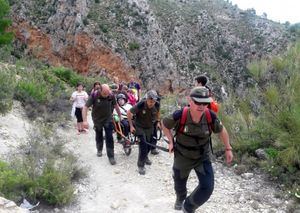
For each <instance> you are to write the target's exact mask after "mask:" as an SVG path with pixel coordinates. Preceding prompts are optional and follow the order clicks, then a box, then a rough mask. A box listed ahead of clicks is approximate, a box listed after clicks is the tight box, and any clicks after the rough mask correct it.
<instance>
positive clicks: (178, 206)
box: [174, 199, 184, 210]
mask: <svg viewBox="0 0 300 213" xmlns="http://www.w3.org/2000/svg"><path fill="white" fill-rule="evenodd" d="M183 201H184V200H179V199H176V201H175V204H174V209H175V210H181V209H182V204H183Z"/></svg>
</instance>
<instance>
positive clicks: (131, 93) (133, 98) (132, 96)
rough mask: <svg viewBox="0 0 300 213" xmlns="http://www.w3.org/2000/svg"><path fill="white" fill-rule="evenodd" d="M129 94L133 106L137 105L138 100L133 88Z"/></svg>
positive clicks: (129, 90)
mask: <svg viewBox="0 0 300 213" xmlns="http://www.w3.org/2000/svg"><path fill="white" fill-rule="evenodd" d="M127 95H128V103H129V104H131V105H132V106H134V105H136V102H137V100H136V98H135V95H134V93H133V91H132V89H128V92H127Z"/></svg>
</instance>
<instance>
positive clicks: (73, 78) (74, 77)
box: [52, 67, 85, 87]
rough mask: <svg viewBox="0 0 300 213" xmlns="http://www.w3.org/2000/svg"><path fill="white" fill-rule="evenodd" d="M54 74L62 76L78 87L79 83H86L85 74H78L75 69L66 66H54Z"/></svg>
mask: <svg viewBox="0 0 300 213" xmlns="http://www.w3.org/2000/svg"><path fill="white" fill-rule="evenodd" d="M52 71H53V72H54V74H55V75H56V76H57V77H58V78H60V79H61V80H63V81H65V82H66V83H67V84H69V85H70V86H72V87H76V85H77V83H79V82H81V83H84V82H85V79H84V77H83V76H80V75H78V74H76V73H75V72H74V71H72V70H70V69H67V68H64V67H54V68H52Z"/></svg>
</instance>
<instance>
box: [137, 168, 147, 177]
mask: <svg viewBox="0 0 300 213" xmlns="http://www.w3.org/2000/svg"><path fill="white" fill-rule="evenodd" d="M138 172H139V174H140V175H145V174H146V170H145V167H138Z"/></svg>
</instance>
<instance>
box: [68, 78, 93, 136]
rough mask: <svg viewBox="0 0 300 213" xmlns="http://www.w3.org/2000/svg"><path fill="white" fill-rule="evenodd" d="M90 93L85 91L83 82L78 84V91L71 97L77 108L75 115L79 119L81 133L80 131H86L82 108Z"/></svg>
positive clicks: (78, 124) (74, 106)
mask: <svg viewBox="0 0 300 213" xmlns="http://www.w3.org/2000/svg"><path fill="white" fill-rule="evenodd" d="M88 97H89V96H88V94H87V93H86V92H85V91H83V85H82V84H81V83H78V84H77V87H76V91H75V92H73V93H72V96H71V98H70V100H71V101H73V108H75V116H76V119H77V131H78V132H77V134H80V132H84V131H85V130H84V128H83V125H82V122H83V119H82V113H81V112H82V108H83V107H84V106H85V103H86V101H87V99H88Z"/></svg>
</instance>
